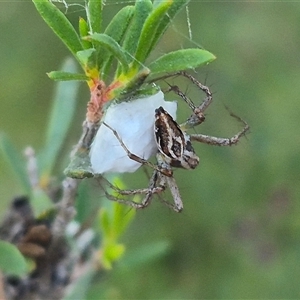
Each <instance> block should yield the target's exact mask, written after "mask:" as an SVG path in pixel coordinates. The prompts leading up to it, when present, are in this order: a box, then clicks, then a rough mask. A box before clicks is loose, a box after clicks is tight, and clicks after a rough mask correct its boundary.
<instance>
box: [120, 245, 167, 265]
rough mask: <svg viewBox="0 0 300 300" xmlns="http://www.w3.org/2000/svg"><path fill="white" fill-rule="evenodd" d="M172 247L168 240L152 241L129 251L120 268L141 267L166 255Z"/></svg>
mask: <svg viewBox="0 0 300 300" xmlns="http://www.w3.org/2000/svg"><path fill="white" fill-rule="evenodd" d="M169 248H170V244H169V243H168V242H167V241H159V242H152V243H149V244H146V245H142V246H140V247H138V248H136V249H134V250H132V251H127V253H126V255H125V256H124V258H123V259H122V260H121V261H120V263H119V265H120V268H121V269H123V270H125V269H128V268H129V267H130V268H134V267H141V266H142V265H143V264H146V263H149V262H151V261H154V260H155V259H158V258H160V257H162V256H163V255H165V254H166V253H167V252H168V250H169Z"/></svg>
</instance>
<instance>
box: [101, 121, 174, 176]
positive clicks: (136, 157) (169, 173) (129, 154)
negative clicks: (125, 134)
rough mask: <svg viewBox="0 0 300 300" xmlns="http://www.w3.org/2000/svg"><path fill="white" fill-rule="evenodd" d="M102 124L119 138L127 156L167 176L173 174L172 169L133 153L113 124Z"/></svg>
mask: <svg viewBox="0 0 300 300" xmlns="http://www.w3.org/2000/svg"><path fill="white" fill-rule="evenodd" d="M102 124H103V125H105V126H106V127H108V128H109V129H110V130H111V131H112V133H113V134H114V136H115V137H116V138H117V140H118V141H119V143H120V145H121V146H122V147H123V149H124V150H125V152H126V153H127V156H128V157H129V158H130V159H132V160H134V161H136V162H138V163H140V164H142V165H147V166H149V167H151V168H153V169H155V170H156V171H158V172H161V173H163V174H164V175H166V176H172V171H171V172H170V170H165V169H161V168H159V167H158V166H156V165H154V164H152V163H151V162H149V161H148V160H146V159H144V158H141V157H139V156H137V155H136V154H133V153H131V152H130V151H129V149H128V148H127V147H126V145H125V144H124V142H123V141H122V139H121V137H120V136H119V134H118V132H117V131H116V130H115V129H113V128H112V127H111V126H109V125H108V124H107V123H105V122H103V123H102Z"/></svg>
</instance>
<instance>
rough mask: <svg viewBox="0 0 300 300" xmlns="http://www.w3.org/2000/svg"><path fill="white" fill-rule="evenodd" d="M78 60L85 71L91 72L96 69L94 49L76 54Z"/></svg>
mask: <svg viewBox="0 0 300 300" xmlns="http://www.w3.org/2000/svg"><path fill="white" fill-rule="evenodd" d="M76 56H77V58H78V60H79V61H80V63H81V65H82V66H83V67H84V70H85V71H88V70H91V69H93V68H96V67H97V58H96V49H94V48H90V49H86V50H82V51H78V52H77V53H76Z"/></svg>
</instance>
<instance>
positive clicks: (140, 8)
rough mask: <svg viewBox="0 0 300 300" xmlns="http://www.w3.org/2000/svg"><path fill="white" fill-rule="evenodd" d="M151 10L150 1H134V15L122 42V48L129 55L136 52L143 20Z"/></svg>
mask: <svg viewBox="0 0 300 300" xmlns="http://www.w3.org/2000/svg"><path fill="white" fill-rule="evenodd" d="M152 9H153V6H152V2H151V1H150V0H140V1H136V3H135V13H134V17H133V20H132V24H131V26H130V28H129V31H128V32H127V34H126V38H125V40H124V42H123V48H124V49H125V50H126V51H127V52H129V53H130V54H131V55H133V54H134V53H135V51H136V47H137V44H138V41H139V37H140V35H141V31H142V28H143V26H144V24H145V20H146V19H147V17H148V16H149V14H150V13H151V11H152Z"/></svg>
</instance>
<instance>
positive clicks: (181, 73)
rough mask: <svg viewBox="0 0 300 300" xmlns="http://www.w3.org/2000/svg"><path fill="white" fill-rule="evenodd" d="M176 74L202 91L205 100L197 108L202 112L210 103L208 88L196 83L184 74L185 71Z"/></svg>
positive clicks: (210, 97)
mask: <svg viewBox="0 0 300 300" xmlns="http://www.w3.org/2000/svg"><path fill="white" fill-rule="evenodd" d="M178 74H180V75H182V76H184V77H186V78H188V79H189V80H190V81H191V82H192V83H193V84H194V85H196V86H197V87H198V88H199V89H200V90H202V91H203V92H204V93H205V94H206V98H205V99H204V101H203V102H202V104H201V105H200V106H198V109H199V110H200V111H201V112H204V111H205V110H206V109H207V108H208V106H209V105H210V104H211V102H212V93H211V91H210V90H209V88H208V87H207V86H206V85H204V84H202V83H201V82H200V81H198V80H197V79H196V78H195V77H193V76H192V75H190V74H188V73H186V72H185V71H180V72H178Z"/></svg>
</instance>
